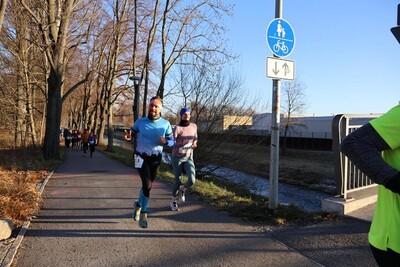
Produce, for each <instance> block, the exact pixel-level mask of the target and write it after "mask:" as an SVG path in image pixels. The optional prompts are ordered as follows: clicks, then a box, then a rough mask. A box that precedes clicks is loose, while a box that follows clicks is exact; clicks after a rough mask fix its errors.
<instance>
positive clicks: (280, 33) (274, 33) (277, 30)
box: [267, 18, 294, 57]
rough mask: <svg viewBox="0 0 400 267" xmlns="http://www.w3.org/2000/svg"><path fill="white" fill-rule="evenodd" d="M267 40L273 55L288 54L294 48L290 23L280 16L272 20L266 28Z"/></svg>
mask: <svg viewBox="0 0 400 267" xmlns="http://www.w3.org/2000/svg"><path fill="white" fill-rule="evenodd" d="M267 42H268V46H269V48H270V49H271V51H272V53H273V54H274V55H276V56H278V57H286V56H288V55H289V54H290V53H291V52H292V51H293V48H294V32H293V29H292V27H291V26H290V24H289V23H288V22H287V21H286V20H284V19H282V18H277V19H274V20H272V21H271V22H270V24H269V25H268V28H267Z"/></svg>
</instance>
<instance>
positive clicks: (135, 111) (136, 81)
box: [129, 76, 141, 122]
mask: <svg viewBox="0 0 400 267" xmlns="http://www.w3.org/2000/svg"><path fill="white" fill-rule="evenodd" d="M129 80H131V81H133V86H134V89H135V98H134V100H133V121H134V122H135V121H136V120H137V119H138V118H139V98H140V95H139V85H140V82H141V81H140V76H132V77H129Z"/></svg>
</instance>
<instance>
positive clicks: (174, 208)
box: [170, 201, 179, 211]
mask: <svg viewBox="0 0 400 267" xmlns="http://www.w3.org/2000/svg"><path fill="white" fill-rule="evenodd" d="M170 206H171V210H172V211H178V210H179V207H178V203H176V201H172V202H171V203H170Z"/></svg>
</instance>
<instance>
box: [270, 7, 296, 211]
mask: <svg viewBox="0 0 400 267" xmlns="http://www.w3.org/2000/svg"><path fill="white" fill-rule="evenodd" d="M281 7H282V0H276V2H275V19H274V20H272V21H271V22H270V23H269V25H268V27H267V34H266V35H267V43H268V46H269V49H270V50H271V51H272V53H273V54H274V57H273V58H267V71H266V73H267V77H270V78H273V83H272V117H271V147H270V168H269V203H268V208H269V209H270V210H277V209H278V203H279V202H278V179H279V136H280V134H279V128H280V90H281V88H280V87H281V81H280V79H287V80H293V79H294V61H288V60H286V61H285V60H281V59H280V57H286V56H288V55H290V53H292V51H293V49H294V44H295V38H294V31H293V29H292V27H291V26H290V24H289V23H288V22H287V21H286V20H284V19H282V8H281Z"/></svg>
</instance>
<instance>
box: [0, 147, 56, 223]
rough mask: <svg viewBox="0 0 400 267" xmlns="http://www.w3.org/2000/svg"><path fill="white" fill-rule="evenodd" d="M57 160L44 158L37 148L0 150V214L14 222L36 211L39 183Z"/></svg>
mask: <svg viewBox="0 0 400 267" xmlns="http://www.w3.org/2000/svg"><path fill="white" fill-rule="evenodd" d="M58 164H60V162H59V161H44V160H43V157H42V154H41V151H40V149H39V148H34V147H30V148H19V149H2V150H0V207H1V210H0V217H5V218H8V219H11V220H12V221H13V223H14V224H15V225H16V226H20V225H21V224H22V222H24V221H27V220H30V218H32V217H34V216H36V215H37V213H38V212H39V210H40V208H41V205H42V203H43V199H42V196H41V194H40V193H39V192H38V189H37V187H38V184H39V183H40V182H41V181H43V180H44V179H45V178H46V176H47V175H48V174H49V172H50V171H51V170H52V169H54V168H55V166H57V165H58Z"/></svg>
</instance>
